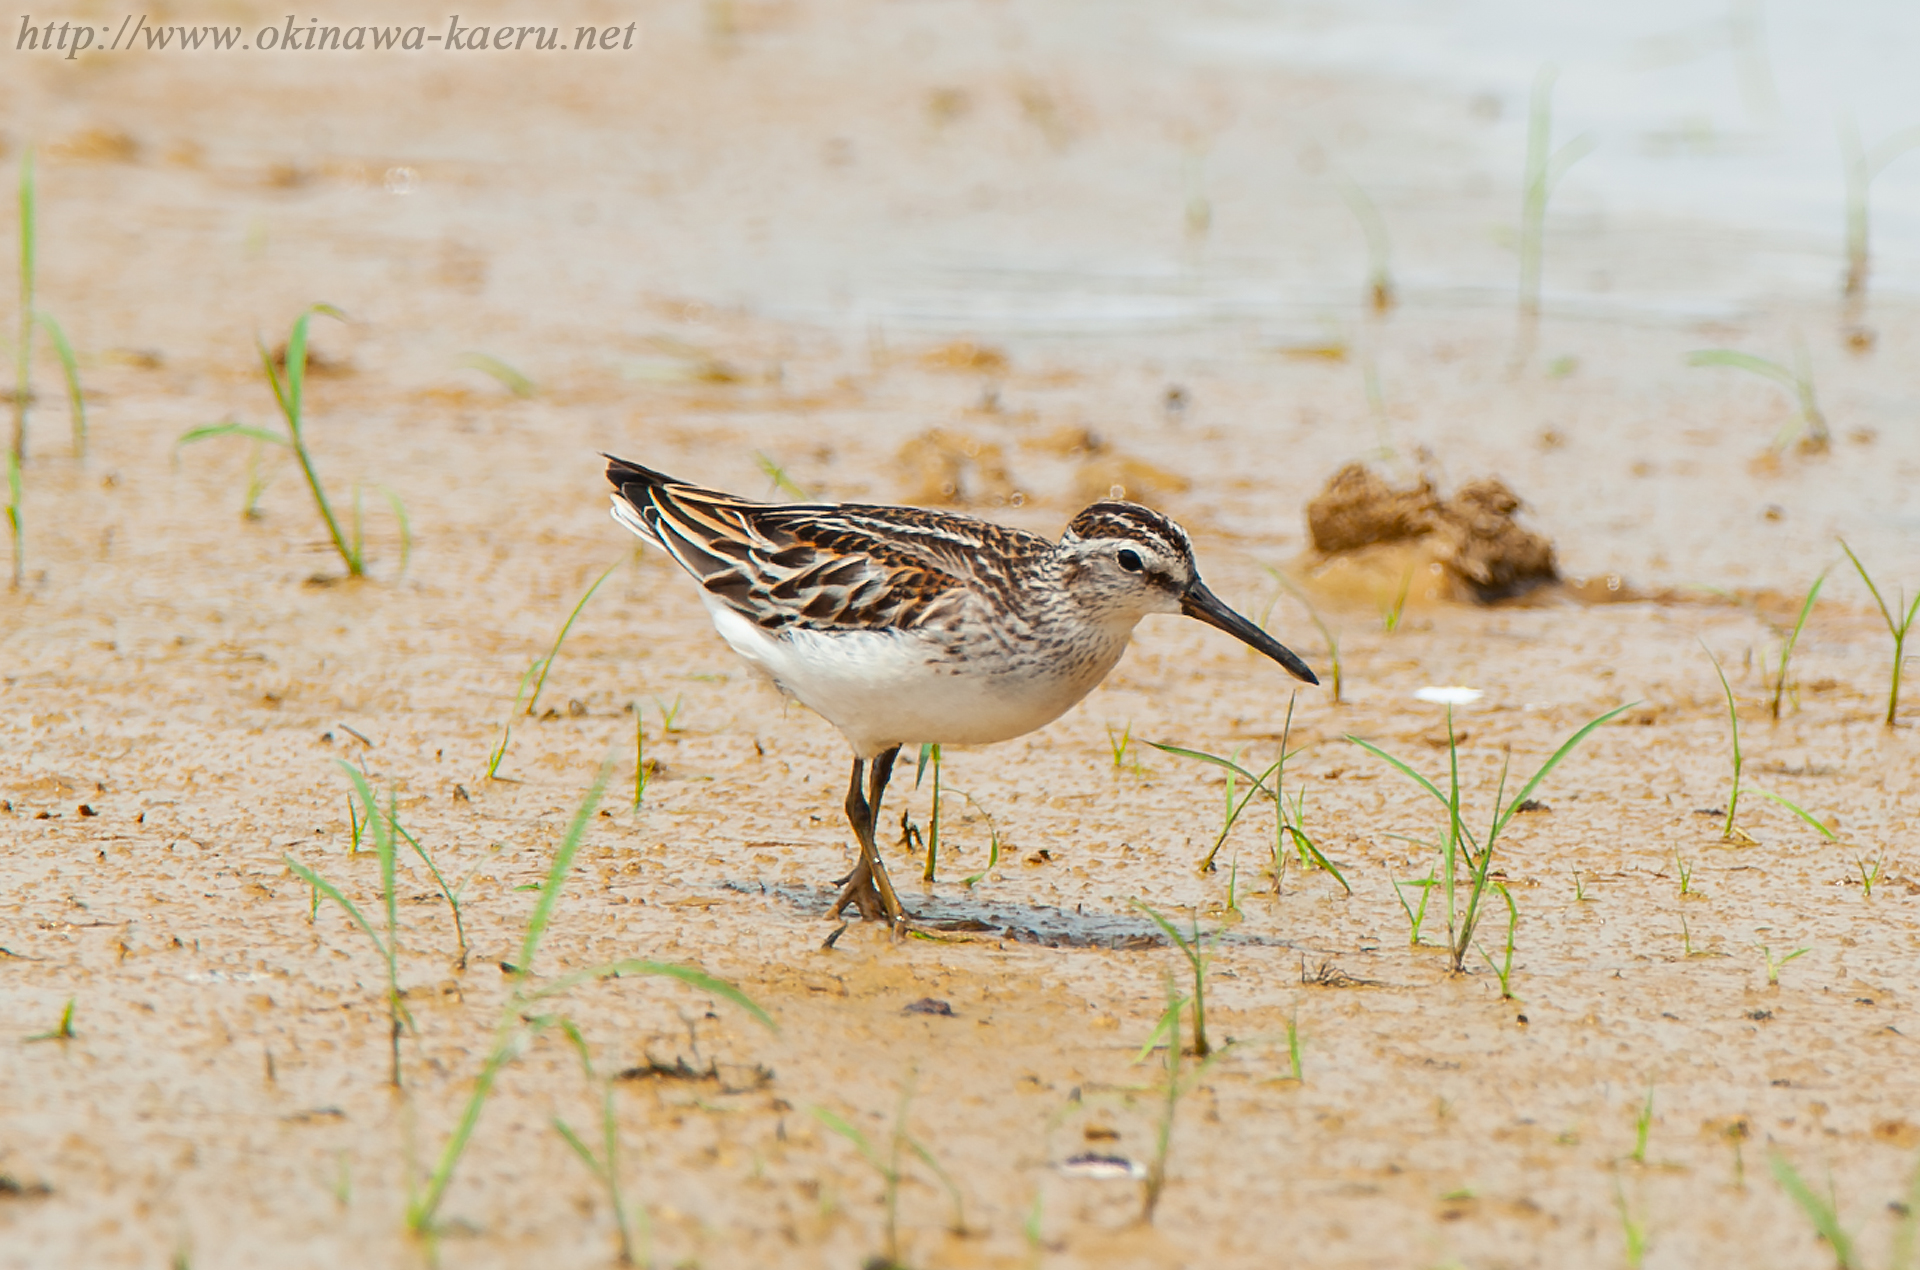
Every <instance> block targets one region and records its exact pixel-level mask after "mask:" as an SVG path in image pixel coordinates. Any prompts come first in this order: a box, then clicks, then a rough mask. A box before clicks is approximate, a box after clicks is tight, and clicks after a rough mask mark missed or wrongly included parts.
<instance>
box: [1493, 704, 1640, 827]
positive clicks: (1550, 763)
mask: <svg viewBox="0 0 1920 1270" xmlns="http://www.w3.org/2000/svg"><path fill="white" fill-rule="evenodd" d="M1639 704H1640V703H1639V702H1638V701H1629V702H1627V703H1626V704H1625V705H1623V706H1615V707H1614V708H1613V709H1611V710H1609V711H1607V712H1606V713H1605V714H1603V715H1601V716H1600V717H1599V718H1597V719H1594V720H1592V721H1590V722H1589V723H1588V724H1587V725H1586V726H1585V727H1583V728H1581V729H1580V730H1579V731H1578V732H1575V733H1574V734H1573V735H1572V736H1570V737H1568V738H1567V740H1566V743H1565V744H1563V745H1562V746H1561V747H1560V748H1559V749H1557V750H1555V751H1554V752H1553V757H1552V758H1550V759H1548V760H1547V761H1546V762H1545V763H1543V764H1542V765H1541V767H1540V770H1539V771H1537V772H1535V773H1534V774H1533V778H1532V779H1531V780H1529V781H1528V782H1527V783H1526V784H1525V785H1523V786H1521V787H1520V792H1519V793H1517V794H1515V795H1514V796H1513V801H1512V802H1510V803H1508V804H1507V809H1506V810H1505V811H1504V812H1502V813H1501V814H1500V819H1499V820H1498V821H1497V822H1495V825H1494V828H1495V830H1496V832H1497V831H1498V830H1501V829H1505V828H1506V827H1507V822H1508V821H1509V820H1511V819H1513V815H1514V813H1515V812H1516V811H1518V810H1519V809H1520V804H1521V803H1524V802H1526V801H1527V799H1528V798H1529V797H1531V796H1532V794H1533V791H1534V790H1535V789H1537V788H1538V787H1539V785H1540V782H1541V781H1543V780H1545V779H1546V778H1547V774H1548V773H1549V772H1551V771H1552V770H1553V769H1554V768H1556V767H1558V766H1559V765H1560V760H1561V759H1563V758H1565V757H1566V756H1567V755H1569V754H1571V753H1573V750H1574V747H1575V746H1577V745H1579V744H1580V742H1582V741H1584V740H1586V739H1587V737H1588V735H1589V734H1590V733H1592V732H1593V731H1594V729H1596V728H1599V727H1603V726H1605V725H1606V724H1608V723H1611V722H1613V721H1614V720H1615V719H1617V718H1619V717H1620V716H1621V715H1623V714H1625V713H1626V712H1627V711H1629V710H1631V709H1633V708H1634V707H1635V706H1637V705H1639ZM1488 845H1489V846H1491V845H1492V840H1491V839H1489V840H1488Z"/></svg>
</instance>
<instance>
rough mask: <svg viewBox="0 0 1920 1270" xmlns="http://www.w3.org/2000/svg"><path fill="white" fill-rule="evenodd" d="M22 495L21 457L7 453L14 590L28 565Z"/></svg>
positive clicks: (8, 520) (9, 528) (8, 508)
mask: <svg viewBox="0 0 1920 1270" xmlns="http://www.w3.org/2000/svg"><path fill="white" fill-rule="evenodd" d="M20 502H21V494H20V456H19V455H18V454H15V453H14V452H13V451H12V450H8V451H7V528H8V530H9V531H11V533H12V535H13V589H14V590H16V591H18V590H19V589H20V584H21V582H22V581H24V576H23V575H24V574H25V572H26V563H27V536H26V524H25V518H24V513H23V512H22V509H21V506H20Z"/></svg>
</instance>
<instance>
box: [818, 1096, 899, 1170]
mask: <svg viewBox="0 0 1920 1270" xmlns="http://www.w3.org/2000/svg"><path fill="white" fill-rule="evenodd" d="M807 1112H808V1114H809V1115H811V1116H812V1117H813V1118H814V1119H815V1120H818V1121H819V1122H820V1123H821V1124H823V1125H825V1126H826V1127H827V1128H829V1129H831V1130H832V1131H833V1132H835V1133H837V1134H839V1135H840V1136H841V1137H843V1138H845V1139H846V1140H847V1141H849V1142H851V1143H853V1147H854V1150H856V1151H858V1152H859V1153H860V1156H861V1158H862V1159H864V1160H865V1161H866V1162H867V1163H868V1164H871V1165H872V1166H873V1167H874V1168H875V1169H876V1170H878V1171H879V1172H880V1173H881V1174H882V1175H883V1176H884V1175H886V1174H889V1173H891V1172H892V1170H891V1169H889V1168H888V1167H887V1163H886V1161H885V1160H882V1159H881V1158H880V1154H879V1152H877V1151H875V1150H874V1149H873V1144H872V1143H870V1142H868V1141H867V1135H866V1134H864V1133H862V1132H860V1130H859V1129H858V1128H856V1127H855V1126H854V1125H852V1124H850V1123H848V1121H847V1119H846V1117H844V1116H842V1115H840V1114H839V1113H838V1112H836V1111H831V1110H829V1109H828V1108H826V1107H808V1108H807Z"/></svg>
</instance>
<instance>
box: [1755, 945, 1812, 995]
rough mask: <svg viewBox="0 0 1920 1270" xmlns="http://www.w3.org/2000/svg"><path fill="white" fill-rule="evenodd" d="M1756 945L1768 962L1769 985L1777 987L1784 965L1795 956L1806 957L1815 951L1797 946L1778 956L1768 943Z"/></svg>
mask: <svg viewBox="0 0 1920 1270" xmlns="http://www.w3.org/2000/svg"><path fill="white" fill-rule="evenodd" d="M1755 947H1757V948H1759V950H1760V956H1761V957H1762V958H1764V959H1765V961H1766V963H1767V986H1768V987H1769V988H1777V987H1779V986H1780V970H1781V968H1782V967H1783V966H1785V965H1786V964H1787V963H1788V962H1789V961H1792V960H1793V959H1794V958H1796V957H1804V956H1806V955H1807V954H1808V953H1810V952H1812V951H1813V949H1811V948H1796V949H1794V950H1793V951H1792V952H1790V953H1788V954H1787V955H1786V956H1784V957H1778V958H1776V957H1775V956H1774V955H1773V949H1771V948H1769V947H1768V946H1767V945H1765V944H1757V945H1755Z"/></svg>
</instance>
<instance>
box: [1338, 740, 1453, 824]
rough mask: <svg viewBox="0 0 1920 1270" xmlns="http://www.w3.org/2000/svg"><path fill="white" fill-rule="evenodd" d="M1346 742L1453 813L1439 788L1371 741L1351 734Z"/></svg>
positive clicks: (1450, 801)
mask: <svg viewBox="0 0 1920 1270" xmlns="http://www.w3.org/2000/svg"><path fill="white" fill-rule="evenodd" d="M1347 740H1349V741H1351V742H1352V743H1353V744H1355V745H1357V746H1359V747H1360V748H1361V749H1363V750H1365V751H1366V752H1367V753H1369V754H1371V755H1373V756H1374V757H1375V758H1377V759H1380V760H1382V761H1384V762H1386V763H1388V764H1390V765H1392V766H1393V767H1394V768H1395V769H1396V770H1397V771H1399V773H1400V774H1401V775H1402V776H1405V777H1406V778H1407V779H1408V780H1410V781H1413V782H1414V783H1415V784H1417V785H1419V786H1420V788H1422V789H1424V790H1426V791H1427V792H1428V793H1429V794H1432V795H1433V796H1434V798H1435V799H1437V800H1438V801H1439V803H1440V805H1441V806H1442V807H1445V808H1446V809H1447V810H1448V811H1449V812H1452V811H1453V800H1451V799H1450V798H1448V797H1447V796H1446V795H1445V794H1443V793H1441V792H1440V787H1439V786H1437V785H1435V784H1434V783H1433V782H1432V781H1430V780H1428V779H1427V778H1426V777H1424V776H1422V775H1421V774H1420V773H1418V772H1416V771H1414V770H1413V768H1411V767H1409V766H1407V765H1406V764H1405V763H1403V762H1401V761H1400V760H1399V759H1397V758H1395V757H1394V756H1393V755H1391V754H1389V753H1387V752H1386V751H1385V750H1383V749H1381V748H1380V747H1379V746H1377V745H1375V744H1374V743H1373V742H1372V741H1367V740H1363V739H1361V738H1360V737H1357V736H1355V735H1353V734H1352V733H1351V732H1349V733H1348V734H1347Z"/></svg>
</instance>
